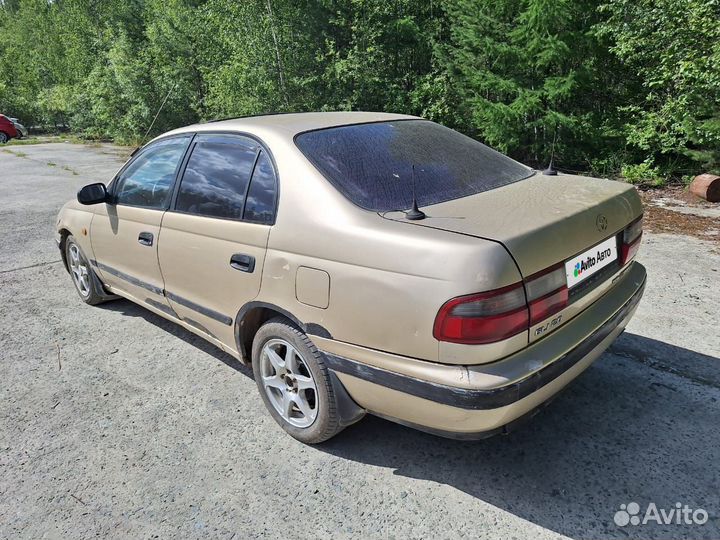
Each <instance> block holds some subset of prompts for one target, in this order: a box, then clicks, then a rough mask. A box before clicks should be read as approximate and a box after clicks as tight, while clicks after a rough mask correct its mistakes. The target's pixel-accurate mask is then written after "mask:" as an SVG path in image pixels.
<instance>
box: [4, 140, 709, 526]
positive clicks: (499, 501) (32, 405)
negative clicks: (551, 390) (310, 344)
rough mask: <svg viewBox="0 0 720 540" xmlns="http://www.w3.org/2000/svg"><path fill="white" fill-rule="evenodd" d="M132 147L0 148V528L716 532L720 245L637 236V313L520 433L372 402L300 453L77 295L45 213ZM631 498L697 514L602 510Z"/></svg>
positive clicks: (215, 358) (130, 316)
mask: <svg viewBox="0 0 720 540" xmlns="http://www.w3.org/2000/svg"><path fill="white" fill-rule="evenodd" d="M124 153H125V152H124V150H122V149H119V148H115V147H112V146H109V145H102V146H95V147H92V146H81V145H72V144H67V143H55V144H39V145H31V146H7V147H3V148H0V193H1V194H2V195H1V196H0V231H1V232H2V235H0V306H1V307H0V378H1V380H2V385H1V386H0V388H1V392H2V394H1V395H0V538H33V539H36V538H46V537H47V538H89V537H113V538H121V537H132V538H153V537H162V538H170V537H175V538H196V537H197V538H225V539H230V538H237V539H240V538H249V537H288V538H331V537H332V538H360V537H362V538H454V537H468V538H519V539H525V538H538V539H544V538H558V537H571V538H577V539H593V538H626V537H628V536H629V537H632V538H658V537H662V538H693V539H694V538H708V539H709V538H718V537H720V517H719V514H720V492H719V491H718V486H720V475H719V471H720V467H719V465H718V464H719V463H720V428H719V427H718V426H719V425H720V358H718V357H720V331H719V330H718V324H719V323H720V244H718V243H717V242H714V243H712V242H707V241H701V240H697V239H693V238H690V237H683V236H674V235H646V237H645V239H644V240H643V247H642V249H641V252H640V256H639V259H640V260H641V261H642V262H643V264H645V266H646V267H647V269H648V286H647V291H646V294H645V298H644V300H643V302H642V303H641V305H640V308H639V310H638V312H637V315H636V317H635V319H634V320H633V321H632V322H631V323H630V325H629V326H628V329H627V331H626V333H625V334H624V335H623V336H621V337H620V338H619V339H618V340H617V342H616V343H615V344H614V345H613V347H612V348H611V350H610V351H609V352H608V353H606V354H605V355H604V356H603V357H602V358H601V359H600V360H599V361H598V362H596V363H595V364H594V365H593V366H592V367H591V368H590V369H589V370H588V371H586V372H585V374H583V376H581V377H580V378H579V379H578V380H577V381H575V383H574V384H572V385H571V386H570V387H569V388H567V389H566V390H565V391H564V392H563V393H562V394H561V395H560V396H559V397H558V398H557V399H556V400H555V401H554V402H553V403H552V404H551V405H550V406H549V407H548V408H547V409H546V410H545V411H543V413H541V414H540V415H539V416H537V417H536V418H535V419H534V420H533V422H532V423H530V424H528V425H527V426H525V427H524V428H523V429H521V430H520V431H517V432H515V433H513V434H512V435H510V436H506V437H496V438H492V439H488V440H485V441H479V442H457V441H451V440H445V439H440V438H436V437H433V436H430V435H426V434H423V433H420V432H417V431H413V430H411V429H408V428H404V427H401V426H398V425H395V424H392V423H389V422H386V421H384V420H380V419H377V418H372V417H368V418H366V419H365V420H363V421H362V422H361V423H359V424H357V425H355V426H353V427H351V428H349V429H347V430H346V431H345V432H343V433H342V434H341V435H340V436H338V437H337V438H335V439H333V440H332V441H329V442H328V443H325V444H323V445H320V446H316V447H310V446H305V445H302V444H300V443H298V442H296V441H294V440H293V439H291V438H290V437H289V436H287V435H285V434H284V432H282V430H281V429H280V428H279V427H278V426H277V425H276V424H275V423H274V422H273V421H272V419H271V418H270V416H269V415H268V414H267V413H266V412H265V410H264V408H263V404H262V402H261V400H260V398H259V396H258V395H257V394H256V388H255V385H254V383H253V380H252V375H251V373H250V372H249V371H248V370H247V369H246V368H244V367H242V366H241V365H239V364H238V363H237V362H236V361H235V360H234V359H233V358H231V357H230V356H228V355H226V354H224V353H222V352H220V351H219V350H217V349H215V348H213V347H212V346H211V345H209V344H207V343H205V342H204V341H203V340H201V339H200V338H198V337H195V336H194V335H192V334H190V333H188V332H186V331H184V330H182V329H180V328H179V327H176V326H175V325H173V324H172V323H170V322H166V321H165V320H163V319H161V318H159V317H157V316H155V315H153V314H152V313H150V312H148V311H146V310H144V309H143V308H140V307H138V306H135V305H134V304H131V303H130V302H128V301H124V300H122V301H117V302H112V303H108V304H105V305H103V306H100V307H90V306H87V305H85V304H83V303H82V302H80V300H79V299H78V297H77V295H76V293H75V291H74V290H73V287H72V284H71V281H70V277H69V276H68V274H67V273H66V272H65V270H64V269H63V267H62V265H61V264H60V262H59V261H60V257H59V253H58V252H57V249H56V247H55V245H54V241H53V223H54V219H55V215H56V213H57V211H58V209H59V208H60V206H61V205H62V204H63V202H64V201H65V200H67V199H69V198H71V197H73V196H74V195H75V192H76V191H77V189H78V188H79V187H80V186H82V185H83V184H85V183H88V182H90V181H106V180H109V179H110V177H111V176H112V174H113V173H114V172H115V170H116V169H117V168H118V167H119V165H120V164H121V163H122V161H123V154H124ZM631 502H636V503H638V504H639V506H640V508H641V517H642V515H644V512H645V509H646V507H647V506H648V505H649V504H650V503H654V504H655V505H656V506H657V508H658V509H664V510H666V511H669V510H671V509H674V508H675V504H676V503H681V504H683V505H685V504H687V505H688V506H689V507H690V508H692V509H704V510H705V511H706V512H707V514H708V521H707V522H706V523H705V524H704V525H700V524H691V525H687V524H677V523H673V524H667V525H665V524H658V523H655V522H649V523H646V524H645V525H642V524H640V525H637V526H636V525H632V524H630V525H627V526H625V527H620V526H618V525H616V524H615V522H614V520H613V518H614V516H615V514H616V512H618V511H619V510H621V505H627V504H629V503H631ZM631 508H632V507H631Z"/></svg>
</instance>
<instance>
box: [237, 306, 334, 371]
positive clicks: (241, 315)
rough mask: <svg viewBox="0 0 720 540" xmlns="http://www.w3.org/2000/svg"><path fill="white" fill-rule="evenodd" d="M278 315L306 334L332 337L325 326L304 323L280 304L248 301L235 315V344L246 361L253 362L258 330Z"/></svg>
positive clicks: (247, 362)
mask: <svg viewBox="0 0 720 540" xmlns="http://www.w3.org/2000/svg"><path fill="white" fill-rule="evenodd" d="M278 316H282V317H285V318H286V319H288V320H289V321H290V322H292V323H293V324H294V325H295V326H296V327H297V328H298V329H300V330H302V331H303V332H305V333H306V334H314V335H316V336H322V337H326V338H330V339H332V336H331V335H330V332H328V331H327V329H326V328H325V327H323V326H321V325H319V324H316V323H304V322H302V321H301V320H300V319H298V318H297V317H296V316H295V315H293V314H292V313H291V312H290V311H288V310H286V309H284V308H282V307H280V306H278V305H275V304H271V303H269V302H261V301H252V302H248V303H247V304H245V305H244V306H243V307H242V308H240V311H238V314H237V316H236V317H235V344H236V345H237V350H238V352H239V353H240V356H241V358H242V361H243V362H244V363H246V364H250V363H251V362H252V358H251V357H250V356H251V355H250V351H252V342H253V339H254V338H255V334H257V331H258V330H259V329H260V327H261V326H262V325H263V324H265V323H266V322H267V321H269V320H270V319H273V318H275V317H278Z"/></svg>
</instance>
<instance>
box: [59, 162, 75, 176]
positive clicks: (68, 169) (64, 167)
mask: <svg viewBox="0 0 720 540" xmlns="http://www.w3.org/2000/svg"><path fill="white" fill-rule="evenodd" d="M60 168H61V169H63V170H64V171H67V172H70V173H72V174H73V176H77V175H78V174H79V173H78V172H77V171H76V170H75V169H73V168H72V167H70V166H68V165H63V166H62V167H60Z"/></svg>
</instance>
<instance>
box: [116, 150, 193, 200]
mask: <svg viewBox="0 0 720 540" xmlns="http://www.w3.org/2000/svg"><path fill="white" fill-rule="evenodd" d="M189 142H190V136H186V137H171V138H169V139H163V140H160V141H157V142H154V143H152V144H151V145H149V146H148V147H147V148H146V149H144V150H143V151H142V153H141V154H140V155H138V156H137V157H136V158H135V160H134V161H132V162H131V163H130V165H128V167H127V168H126V169H125V170H124V171H123V172H122V173H121V175H120V177H119V178H118V180H117V188H116V190H115V202H116V203H117V204H123V205H128V206H139V207H142V208H153V209H160V208H165V207H166V205H167V203H168V200H169V198H170V193H171V188H172V185H173V182H174V180H175V171H176V170H177V167H178V165H179V164H180V160H181V159H182V156H183V154H184V153H185V149H186V148H187V145H188V143H189Z"/></svg>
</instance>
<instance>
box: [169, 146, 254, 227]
mask: <svg viewBox="0 0 720 540" xmlns="http://www.w3.org/2000/svg"><path fill="white" fill-rule="evenodd" d="M196 141H197V142H196V143H195V145H194V148H193V150H192V154H191V155H190V159H189V160H188V163H187V167H186V168H185V173H184V174H183V177H182V181H181V182H180V189H179V191H178V196H177V202H176V204H175V209H176V210H178V211H180V212H187V213H191V214H197V215H201V216H208V217H217V218H225V219H242V216H243V208H244V206H245V198H246V195H247V192H248V187H249V183H250V175H251V174H252V171H253V167H254V166H255V161H256V159H257V157H258V145H257V143H255V141H253V140H252V139H249V138H247V137H236V136H225V135H209V136H208V135H206V136H199V137H198V138H197V139H196Z"/></svg>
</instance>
